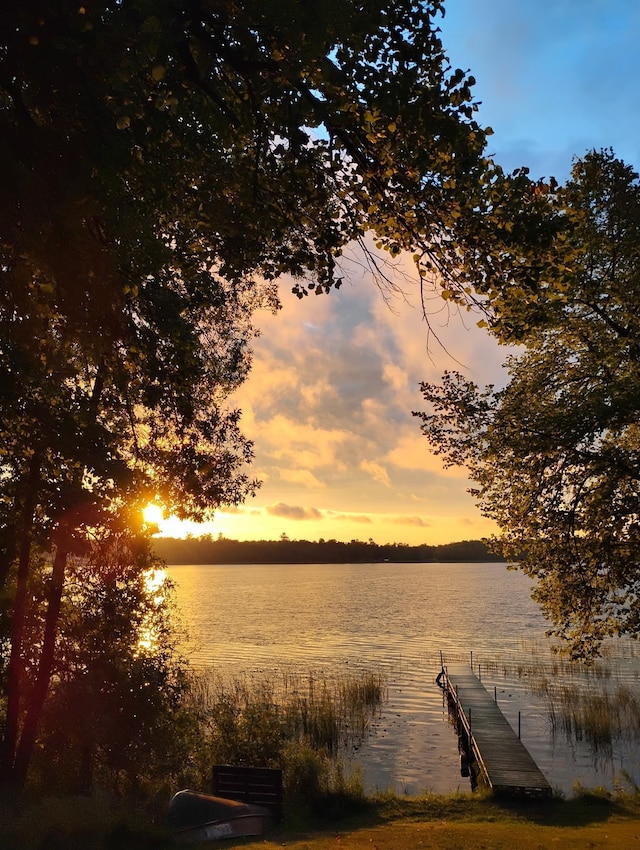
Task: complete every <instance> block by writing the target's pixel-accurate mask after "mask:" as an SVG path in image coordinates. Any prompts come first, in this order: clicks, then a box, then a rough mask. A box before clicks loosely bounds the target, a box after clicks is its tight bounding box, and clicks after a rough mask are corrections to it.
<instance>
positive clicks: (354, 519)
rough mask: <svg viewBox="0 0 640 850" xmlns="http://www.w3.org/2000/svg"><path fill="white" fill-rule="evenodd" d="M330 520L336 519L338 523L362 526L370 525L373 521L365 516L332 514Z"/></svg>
mask: <svg viewBox="0 0 640 850" xmlns="http://www.w3.org/2000/svg"><path fill="white" fill-rule="evenodd" d="M331 518H332V519H337V520H338V521H339V522H358V523H361V524H362V525H371V524H372V522H373V520H372V519H371V517H370V516H366V515H365V514H359V515H358V514H333V515H332V517H331Z"/></svg>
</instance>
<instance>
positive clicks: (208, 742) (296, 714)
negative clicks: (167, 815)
mask: <svg viewBox="0 0 640 850" xmlns="http://www.w3.org/2000/svg"><path fill="white" fill-rule="evenodd" d="M192 693H193V694H194V696H196V698H197V702H198V712H199V714H200V716H201V717H202V718H203V721H202V724H201V728H202V741H201V744H200V746H199V748H198V749H199V752H198V756H197V759H198V760H199V762H200V763H201V765H202V769H201V774H202V775H203V776H204V775H206V770H207V766H209V765H211V764H216V763H217V764H253V765H262V766H278V767H283V769H284V771H285V779H286V783H285V784H286V786H287V787H288V788H290V789H294V790H295V789H298V790H299V792H300V794H302V789H303V788H306V792H305V793H306V794H307V795H309V796H310V797H314V796H318V795H320V794H321V793H324V794H326V793H329V792H336V791H337V792H340V793H344V792H345V789H346V788H349V789H350V792H352V791H354V790H357V788H358V787H360V786H361V783H360V781H359V780H358V779H357V777H356V778H355V779H353V780H347V779H345V776H344V772H343V767H342V763H341V757H342V756H343V755H348V754H349V753H351V752H353V751H355V750H357V749H358V748H359V747H360V746H361V745H362V743H363V741H364V740H365V739H366V737H367V735H368V734H369V731H370V724H371V721H372V719H373V718H374V717H375V716H376V714H378V713H379V711H380V708H381V706H382V704H383V702H384V700H385V699H386V698H387V683H386V679H385V677H384V676H383V675H382V674H381V673H379V672H377V671H363V672H359V673H350V674H345V675H341V676H328V675H326V674H324V673H316V672H310V673H306V674H297V673H292V672H291V671H282V672H281V673H279V674H275V675H271V676H258V675H254V676H248V675H243V676H232V677H228V676H221V675H213V674H201V675H199V677H198V679H197V680H196V681H195V682H194V687H193V690H192ZM358 793H361V790H360V791H358Z"/></svg>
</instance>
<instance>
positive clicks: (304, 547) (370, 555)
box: [153, 535, 502, 564]
mask: <svg viewBox="0 0 640 850" xmlns="http://www.w3.org/2000/svg"><path fill="white" fill-rule="evenodd" d="M153 548H154V551H155V554H156V555H157V557H159V558H161V559H162V560H164V561H166V563H167V564H370V563H385V562H388V563H419V564H429V563H485V562H486V563H499V562H500V561H501V560H502V559H501V558H498V557H497V556H495V555H493V554H492V553H491V552H490V551H489V549H488V548H487V546H486V544H485V543H484V542H483V541H481V540H462V541H460V542H457V543H445V544H442V545H439V546H430V545H427V544H422V545H419V546H409V545H407V544H403V543H388V544H378V543H374V542H373V541H371V540H370V541H362V540H351V541H349V542H348V543H344V542H342V541H339V540H319V541H310V540H289V539H287V538H285V539H281V540H229V539H227V538H226V537H220V538H213V537H211V536H208V535H207V536H204V537H188V538H186V539H181V538H175V537H157V538H154V541H153Z"/></svg>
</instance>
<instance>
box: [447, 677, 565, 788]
mask: <svg viewBox="0 0 640 850" xmlns="http://www.w3.org/2000/svg"><path fill="white" fill-rule="evenodd" d="M439 678H440V677H439ZM440 684H441V685H442V686H443V687H444V688H445V691H446V692H447V694H448V696H449V700H450V705H451V706H452V708H453V710H454V711H455V712H456V716H457V719H458V721H459V729H460V736H461V739H462V740H463V742H464V744H465V747H466V748H467V751H468V755H469V757H470V758H471V759H474V760H475V761H476V763H477V765H478V769H479V773H480V775H481V776H482V778H483V780H484V781H485V782H486V783H487V784H488V785H489V786H490V787H491V788H492V789H493V790H494V791H495V792H496V793H497V794H505V795H511V796H526V797H550V796H551V786H550V785H549V783H548V782H547V780H546V779H545V777H544V776H543V774H542V771H541V770H540V768H539V767H538V765H537V764H536V763H535V761H534V760H533V759H532V758H531V756H530V754H529V752H528V751H527V749H526V747H525V746H524V744H523V743H522V741H521V740H520V739H519V738H518V736H517V735H516V733H515V732H514V731H513V729H512V728H511V726H510V725H509V722H508V721H507V719H506V717H505V716H504V715H503V713H502V712H501V711H500V709H499V707H498V705H497V703H496V702H495V701H494V699H493V697H492V696H491V695H490V694H489V693H488V692H487V690H486V688H485V687H484V685H483V684H482V683H481V682H480V680H479V679H478V678H477V676H476V675H475V674H474V672H473V671H472V670H471V668H470V667H467V666H464V665H462V664H460V665H447V666H445V667H444V675H443V676H442V677H441V678H440Z"/></svg>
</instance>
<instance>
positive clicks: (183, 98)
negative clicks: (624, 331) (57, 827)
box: [0, 0, 557, 786]
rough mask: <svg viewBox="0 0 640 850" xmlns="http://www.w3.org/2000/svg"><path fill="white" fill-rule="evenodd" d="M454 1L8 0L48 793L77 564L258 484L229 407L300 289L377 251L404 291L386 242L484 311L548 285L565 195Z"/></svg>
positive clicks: (11, 722) (11, 662)
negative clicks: (53, 699) (514, 159)
mask: <svg viewBox="0 0 640 850" xmlns="http://www.w3.org/2000/svg"><path fill="white" fill-rule="evenodd" d="M441 13H443V6H442V2H441V0H430V2H428V3H424V2H422V0H397V2H393V3H390V2H383V0H366V2H364V3H363V2H356V0H344V2H340V3H339V4H338V3H336V2H335V0H314V2H311V3H309V2H302V0H278V2H268V3H265V2H262V0H247V2H244V3H241V4H238V3H232V2H229V0H90V2H86V3H83V4H80V3H78V2H71V0H60V2H57V3H52V2H50V0H33V2H30V3H23V2H21V0H7V2H5V3H4V5H3V12H2V20H1V21H0V162H2V168H3V171H2V181H0V280H1V281H2V285H1V287H0V434H1V437H2V439H1V440H0V522H1V526H2V536H1V539H0V584H1V585H2V586H3V587H4V590H5V596H4V606H5V607H4V609H3V622H2V637H3V644H2V646H3V662H4V669H3V686H4V693H5V696H6V704H5V731H4V736H3V746H2V750H1V751H0V780H2V781H4V782H8V783H10V784H13V785H15V786H19V785H21V784H22V783H23V782H24V779H25V776H26V771H27V768H28V765H29V760H30V757H31V752H32V750H33V746H34V743H35V741H36V737H37V730H38V728H39V724H40V720H41V718H42V716H43V711H44V710H45V708H46V703H47V699H48V698H49V696H50V686H51V681H52V680H51V677H52V675H53V672H54V671H55V670H56V664H57V661H58V654H59V644H60V641H59V629H60V625H61V623H62V622H63V619H61V618H62V615H63V614H64V600H65V599H66V598H67V596H66V595H65V594H66V590H67V585H68V581H69V575H70V572H69V570H70V564H71V563H72V562H73V559H75V558H78V557H80V558H82V557H86V555H87V551H88V540H89V538H90V536H91V535H92V534H93V533H94V532H95V530H96V529H100V528H109V527H110V524H111V523H113V522H120V521H121V518H122V517H123V516H126V514H127V511H132V513H131V514H130V516H129V520H128V522H129V523H130V524H131V527H132V528H133V529H135V527H136V522H135V509H136V508H139V506H140V505H142V504H144V503H145V502H146V501H147V499H148V498H149V497H150V496H155V495H156V494H157V495H160V497H161V498H162V501H163V502H164V503H165V505H166V506H167V508H169V509H171V510H172V511H173V512H174V513H176V514H178V515H179V516H183V517H187V516H188V517H191V518H196V519H197V518H201V517H203V516H204V515H206V512H207V511H209V510H211V509H212V508H215V507H216V506H217V505H219V504H221V503H238V502H240V501H242V500H243V499H244V498H245V497H246V496H247V495H249V494H251V493H252V492H254V490H255V487H256V486H257V484H256V482H254V481H252V480H251V479H250V478H249V476H248V474H247V472H246V464H247V463H248V462H249V461H250V460H251V458H252V447H251V444H250V442H249V441H248V440H247V439H246V438H245V437H244V436H243V435H242V433H241V431H240V428H239V412H238V411H236V410H233V409H232V408H230V406H229V403H228V397H229V394H230V393H231V392H232V391H233V389H234V388H235V387H236V386H237V385H238V383H239V382H241V381H242V380H243V378H244V377H245V375H246V372H247V370H248V368H249V363H250V344H251V340H252V338H253V336H254V334H255V333H256V331H255V328H254V326H253V313H254V311H255V310H256V308H258V307H262V306H271V307H275V306H276V305H277V294H276V290H275V282H276V281H277V280H278V279H279V278H280V277H282V276H283V275H289V276H292V277H293V278H294V285H295V287H296V291H297V292H298V294H299V295H300V296H302V295H303V294H305V293H309V292H312V291H314V292H316V293H322V292H326V291H328V290H329V289H330V288H331V287H332V286H338V285H339V284H340V282H341V272H340V257H341V254H342V252H343V250H344V248H345V247H346V246H348V245H349V244H351V243H353V241H354V240H355V241H356V242H359V243H360V244H361V246H362V247H363V250H365V251H366V252H368V256H369V258H370V261H371V263H372V267H373V268H374V270H375V271H376V274H377V280H378V282H379V283H380V284H381V285H383V286H385V285H386V286H392V285H393V281H392V279H391V278H390V277H389V276H387V275H386V274H385V265H384V262H379V261H378V260H377V259H376V258H375V257H374V255H373V254H372V253H371V251H369V248H368V245H369V242H368V241H367V240H368V239H369V235H370V234H373V235H374V240H375V244H377V250H380V251H382V252H383V253H384V252H385V251H386V252H387V256H388V257H390V258H393V257H396V256H397V255H398V254H399V253H400V252H401V251H403V250H409V251H411V252H412V253H413V255H414V260H415V263H416V270H417V272H418V275H419V278H420V281H421V283H422V286H423V287H424V289H425V291H429V287H434V288H436V289H437V287H438V286H440V284H441V283H442V285H443V286H444V287H445V289H444V294H445V295H446V296H447V297H448V298H452V299H454V300H459V301H462V302H468V301H473V300H474V299H477V298H483V297H485V296H489V297H491V298H493V297H494V296H495V297H498V294H499V293H500V292H502V291H503V289H504V287H505V286H506V285H507V284H509V285H511V284H512V283H513V282H514V280H517V281H519V282H520V283H519V285H520V287H521V291H522V292H526V293H528V297H530V298H531V299H534V298H535V295H536V293H537V292H538V290H539V289H540V287H541V280H542V278H543V277H544V274H543V271H544V269H543V266H544V264H542V265H541V262H540V257H551V254H549V250H548V249H549V246H550V244H552V241H553V235H554V232H555V230H557V222H555V221H553V220H551V219H549V220H548V219H547V218H545V217H543V216H542V213H545V212H546V209H547V208H546V206H545V205H544V203H543V202H542V200H541V198H544V191H543V189H542V187H540V186H537V187H536V186H534V185H533V184H532V183H531V182H530V181H529V180H528V178H527V176H526V174H525V173H524V171H521V172H518V173H516V174H514V175H511V176H506V175H504V174H503V173H502V171H501V170H500V168H499V167H497V166H495V165H494V164H493V163H492V162H491V161H490V160H489V159H488V158H486V157H485V154H484V149H485V145H486V138H487V135H488V133H489V130H488V129H487V130H484V129H482V128H481V127H480V126H479V124H478V123H477V121H476V120H475V111H476V104H475V103H474V101H473V97H472V92H471V89H472V86H473V78H472V77H470V76H469V75H468V74H466V73H465V72H463V71H461V70H457V69H453V68H451V67H450V66H449V64H448V62H447V59H446V56H445V54H444V51H443V47H442V44H441V42H440V39H439V35H438V30H437V26H436V21H437V18H438V16H439V15H440V14H441ZM516 259H517V262H516V261H515V260H516ZM545 262H546V260H545ZM550 262H551V261H550ZM541 269H542V270H541ZM474 287H475V292H474ZM496 332H497V329H496ZM506 332H507V333H509V332H511V331H510V330H509V329H507V331H506ZM42 553H43V554H42ZM41 558H44V562H42V561H41ZM43 570H44V572H43ZM39 575H42V576H47V579H46V581H45V580H43V582H44V583H43V588H44V596H43V600H42V604H41V605H40V606H39V607H38V609H37V610H38V615H39V616H40V618H41V621H40V628H41V634H42V640H41V641H40V642H39V643H38V644H37V647H38V650H39V658H38V659H37V660H36V659H32V658H31V655H30V649H29V646H28V638H29V629H30V628H31V625H30V619H29V618H30V616H31V613H32V608H31V606H30V598H31V597H30V593H31V586H32V584H33V582H34V580H36V577H37V576H39ZM27 671H28V675H27V674H26V673H27Z"/></svg>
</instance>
